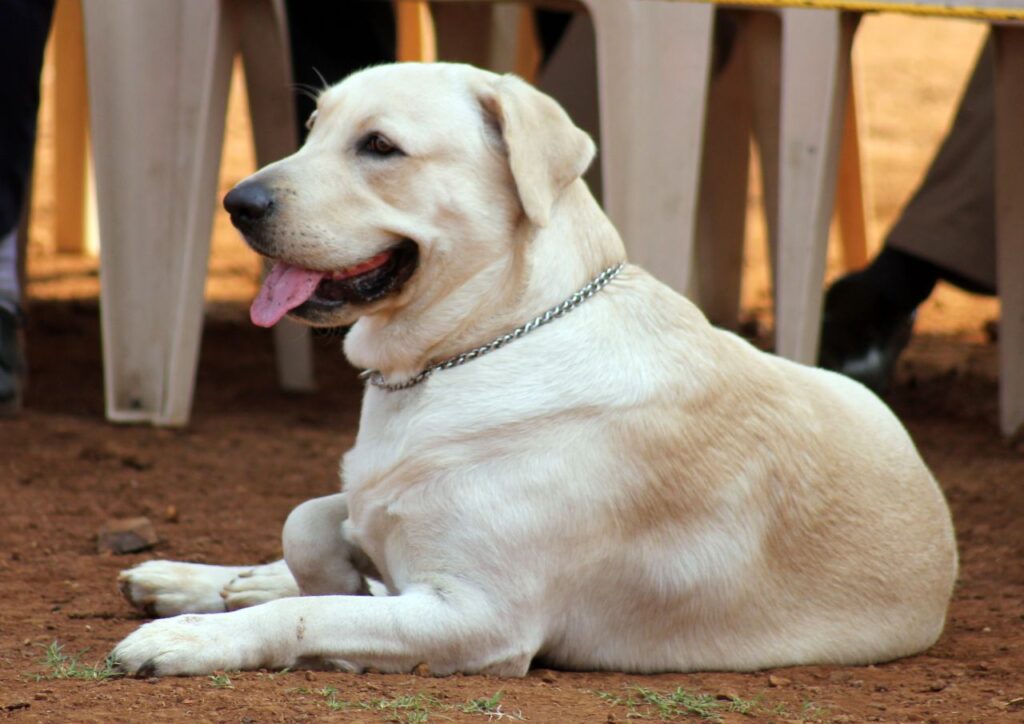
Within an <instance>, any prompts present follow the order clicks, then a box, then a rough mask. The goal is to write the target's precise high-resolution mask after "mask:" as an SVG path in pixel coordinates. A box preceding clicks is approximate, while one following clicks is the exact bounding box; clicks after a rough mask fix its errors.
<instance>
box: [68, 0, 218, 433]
mask: <svg viewBox="0 0 1024 724" xmlns="http://www.w3.org/2000/svg"><path fill="white" fill-rule="evenodd" d="M83 9H84V17H85V31H86V54H87V59H88V70H89V94H90V101H91V102H90V106H91V121H92V123H91V127H92V129H93V144H94V149H95V168H96V178H97V195H98V199H99V202H100V207H99V217H100V227H101V238H102V240H103V243H102V248H101V250H100V251H101V287H102V304H101V320H102V326H103V356H104V374H105V383H106V403H107V416H108V417H109V419H111V420H114V421H118V422H153V423H156V424H159V425H182V424H184V423H185V422H187V420H188V416H189V412H190V409H191V403H192V394H193V390H194V386H195V372H196V365H197V361H198V352H199V338H200V332H201V329H202V315H203V290H204V285H205V279H206V265H207V258H208V255H209V244H210V229H211V226H212V220H213V199H214V196H215V193H216V185H217V170H218V165H219V162H220V151H221V145H222V140H223V131H224V114H225V110H226V109H225V105H226V103H227V89H228V83H229V80H230V72H231V61H232V56H233V55H234V48H235V47H236V44H235V38H234V34H233V30H232V28H231V27H230V24H229V23H226V22H225V18H224V13H223V6H222V4H221V3H220V2H209V1H208V0H180V1H179V2H174V3H168V2H163V1H161V0H149V1H148V2H144V1H141V0H140V1H138V2H131V3H123V2H120V0H86V1H85V5H84V8H83ZM140 189H144V190H145V193H139V191H140Z"/></svg>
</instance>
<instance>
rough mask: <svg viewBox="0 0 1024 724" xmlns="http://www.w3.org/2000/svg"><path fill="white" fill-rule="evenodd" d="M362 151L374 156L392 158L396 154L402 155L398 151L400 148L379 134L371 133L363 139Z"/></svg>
mask: <svg viewBox="0 0 1024 724" xmlns="http://www.w3.org/2000/svg"><path fill="white" fill-rule="evenodd" d="M360 150H361V151H363V152H365V153H369V154H372V155H374V156H391V155H392V154H395V153H401V151H400V150H398V146H396V145H395V144H393V143H392V142H391V141H389V140H388V139H387V138H385V137H384V136H382V135H381V134H379V133H371V134H370V135H368V136H367V137H366V138H365V139H363V143H362V145H361V147H360Z"/></svg>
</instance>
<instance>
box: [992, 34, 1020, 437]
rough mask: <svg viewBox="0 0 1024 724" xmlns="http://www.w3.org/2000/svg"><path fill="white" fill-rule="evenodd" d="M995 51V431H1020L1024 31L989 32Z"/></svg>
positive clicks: (1013, 432)
mask: <svg viewBox="0 0 1024 724" xmlns="http://www.w3.org/2000/svg"><path fill="white" fill-rule="evenodd" d="M992 30H993V33H994V36H995V46H996V169H995V170H996V240H997V247H998V248H997V250H996V275H997V278H996V285H997V288H998V290H999V304H1000V322H999V367H1000V371H999V426H1000V429H1001V430H1002V432H1003V434H1004V435H1006V436H1008V437H1010V436H1014V435H1017V434H1018V433H1020V432H1021V430H1022V429H1024V285H1022V284H1021V280H1024V203H1022V200H1021V193H1022V190H1024V146H1022V145H1021V142H1020V119H1021V117H1022V115H1024V85H1022V84H1021V78H1024V30H1021V29H1020V28H1018V27H1017V26H993V29H992Z"/></svg>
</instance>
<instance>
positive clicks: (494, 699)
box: [459, 691, 524, 721]
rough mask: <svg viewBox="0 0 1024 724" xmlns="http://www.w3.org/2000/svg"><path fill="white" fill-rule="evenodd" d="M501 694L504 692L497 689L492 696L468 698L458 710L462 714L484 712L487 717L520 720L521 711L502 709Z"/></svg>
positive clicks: (521, 718) (521, 716)
mask: <svg viewBox="0 0 1024 724" xmlns="http://www.w3.org/2000/svg"><path fill="white" fill-rule="evenodd" d="M503 694H504V692H502V691H498V692H496V693H495V694H494V695H493V696H489V697H482V698H480V699H470V700H469V701H467V702H466V703H465V704H463V705H462V706H460V707H459V711H461V712H462V713H463V714H484V715H486V716H487V718H488V719H499V720H500V719H515V720H518V721H522V720H523V719H524V717H523V712H521V711H503V710H502V708H501V697H502V695H503Z"/></svg>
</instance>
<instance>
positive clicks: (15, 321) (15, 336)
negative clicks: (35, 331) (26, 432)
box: [0, 305, 25, 417]
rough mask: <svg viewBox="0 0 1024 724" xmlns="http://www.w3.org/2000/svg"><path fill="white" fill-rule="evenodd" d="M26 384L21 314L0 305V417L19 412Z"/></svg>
mask: <svg viewBox="0 0 1024 724" xmlns="http://www.w3.org/2000/svg"><path fill="white" fill-rule="evenodd" d="M24 385H25V357H24V354H23V353H22V337H21V314H20V312H18V311H17V307H15V311H11V310H9V309H8V308H7V307H5V306H3V305H0V417H11V416H13V415H16V414H18V412H19V411H20V410H21V395H22V391H23V389H24Z"/></svg>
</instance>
